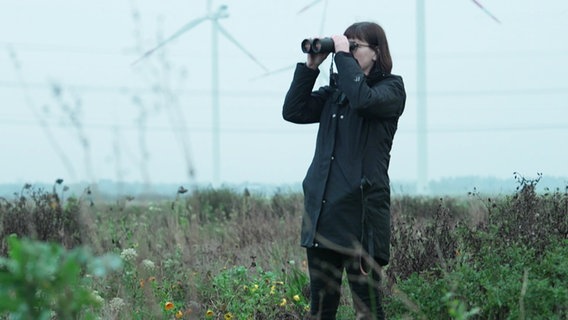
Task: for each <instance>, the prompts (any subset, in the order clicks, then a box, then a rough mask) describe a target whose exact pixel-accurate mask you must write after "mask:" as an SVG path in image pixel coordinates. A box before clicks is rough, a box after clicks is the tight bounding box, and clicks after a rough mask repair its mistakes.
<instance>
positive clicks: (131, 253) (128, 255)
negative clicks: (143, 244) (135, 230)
mask: <svg viewBox="0 0 568 320" xmlns="http://www.w3.org/2000/svg"><path fill="white" fill-rule="evenodd" d="M137 256H138V253H136V250H135V249H134V248H128V249H124V250H122V252H121V253H120V257H121V258H122V260H124V261H132V260H134V259H136V257H137Z"/></svg>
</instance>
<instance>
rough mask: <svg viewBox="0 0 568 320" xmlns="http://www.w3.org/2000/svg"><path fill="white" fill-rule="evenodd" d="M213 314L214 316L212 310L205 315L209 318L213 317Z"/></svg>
mask: <svg viewBox="0 0 568 320" xmlns="http://www.w3.org/2000/svg"><path fill="white" fill-rule="evenodd" d="M213 314H214V313H213V310H211V309H209V310H207V312H206V313H205V315H206V316H208V317H212V316H213Z"/></svg>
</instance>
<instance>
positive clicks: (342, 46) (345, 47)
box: [331, 34, 349, 53]
mask: <svg viewBox="0 0 568 320" xmlns="http://www.w3.org/2000/svg"><path fill="white" fill-rule="evenodd" d="M331 39H333V45H334V46H335V52H336V53H337V52H349V40H348V39H347V37H346V36H344V35H342V34H336V35H333V36H331Z"/></svg>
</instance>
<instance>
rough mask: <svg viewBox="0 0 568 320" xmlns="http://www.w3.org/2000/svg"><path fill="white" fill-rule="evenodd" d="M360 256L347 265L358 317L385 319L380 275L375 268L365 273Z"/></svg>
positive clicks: (369, 319) (367, 319)
mask: <svg viewBox="0 0 568 320" xmlns="http://www.w3.org/2000/svg"><path fill="white" fill-rule="evenodd" d="M360 263H361V262H360V260H359V258H358V257H357V258H352V259H350V263H349V265H347V266H346V272H347V279H348V280H349V287H350V288H351V294H352V296H353V306H354V307H355V311H356V312H357V319H365V320H383V319H385V314H384V311H383V307H382V302H381V300H382V299H381V296H380V289H379V283H380V276H379V274H378V273H377V272H376V270H375V269H372V272H369V274H367V275H365V274H363V273H362V272H361V269H360Z"/></svg>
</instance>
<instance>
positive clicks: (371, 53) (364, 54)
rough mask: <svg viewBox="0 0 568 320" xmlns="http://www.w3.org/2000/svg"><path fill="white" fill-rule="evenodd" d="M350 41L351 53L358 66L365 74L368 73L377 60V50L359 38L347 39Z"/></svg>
mask: <svg viewBox="0 0 568 320" xmlns="http://www.w3.org/2000/svg"><path fill="white" fill-rule="evenodd" d="M349 41H350V42H351V53H352V54H353V57H355V60H357V63H359V66H360V67H361V69H362V70H363V73H365V75H369V72H371V70H372V69H373V66H374V65H375V62H376V61H377V58H378V57H377V52H376V51H375V49H374V48H373V47H371V46H369V44H368V43H367V42H365V41H363V40H361V39H349Z"/></svg>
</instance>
